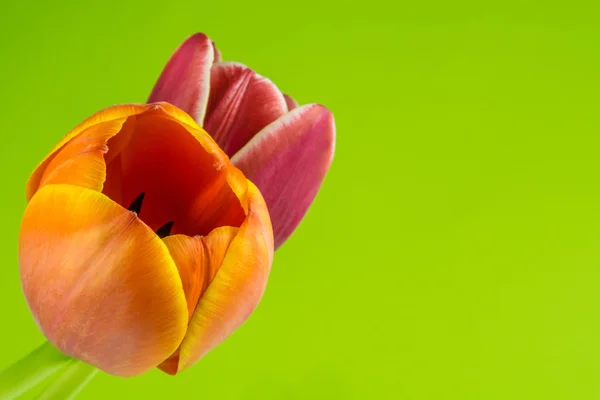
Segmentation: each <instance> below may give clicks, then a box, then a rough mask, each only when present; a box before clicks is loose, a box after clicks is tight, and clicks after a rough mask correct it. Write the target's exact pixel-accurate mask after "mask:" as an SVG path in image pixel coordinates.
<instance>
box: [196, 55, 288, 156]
mask: <svg viewBox="0 0 600 400" xmlns="http://www.w3.org/2000/svg"><path fill="white" fill-rule="evenodd" d="M210 85H211V91H210V98H209V101H208V108H207V110H206V120H205V123H204V126H203V128H204V129H205V130H206V131H207V132H208V133H209V134H210V135H211V136H212V137H213V138H214V139H215V141H216V142H217V143H218V144H219V146H220V147H221V148H222V149H223V150H224V151H225V153H226V154H227V155H229V156H231V155H233V154H235V153H236V152H237V151H238V150H239V149H241V148H242V147H243V146H244V145H245V144H246V143H247V142H248V141H249V140H250V139H251V138H252V137H253V136H254V135H255V134H256V133H258V132H259V131H260V130H261V129H263V128H264V127H265V126H267V125H268V124H270V123H271V122H273V121H275V120H276V119H277V118H279V117H280V116H282V115H283V114H284V113H285V112H286V111H287V105H286V102H285V99H284V98H283V95H282V94H281V92H280V91H279V89H277V86H275V85H274V84H273V83H272V82H271V81H270V80H268V79H266V78H263V77H262V76H260V75H258V74H257V73H256V72H254V71H252V70H251V69H250V68H248V67H246V66H244V65H242V64H238V63H231V62H225V63H217V64H215V65H214V66H213V67H212V70H211V79H210Z"/></svg>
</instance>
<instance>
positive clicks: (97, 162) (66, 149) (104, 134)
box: [39, 118, 126, 192]
mask: <svg viewBox="0 0 600 400" xmlns="http://www.w3.org/2000/svg"><path fill="white" fill-rule="evenodd" d="M125 121H126V118H119V119H115V120H112V121H108V122H102V123H99V124H97V125H94V126H91V127H89V128H87V129H86V130H84V131H83V132H81V134H80V135H78V136H77V137H75V138H73V139H72V140H70V141H69V142H68V143H66V144H65V145H64V146H63V147H62V148H61V149H60V151H59V152H58V153H56V155H55V156H54V157H53V158H52V160H51V161H50V162H49V163H48V166H47V167H46V169H45V171H44V174H43V175H42V178H41V180H40V184H39V187H42V186H44V185H50V184H57V183H58V184H61V183H62V184H69V185H75V186H81V187H85V188H88V189H92V190H95V191H98V192H99V191H101V190H102V186H103V184H104V180H105V179H106V165H105V162H104V154H105V153H106V152H108V147H107V146H106V142H107V141H108V140H109V139H110V138H112V137H113V136H115V135H116V134H117V133H119V131H120V130H121V128H122V126H123V124H124V123H125Z"/></svg>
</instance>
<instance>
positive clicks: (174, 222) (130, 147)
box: [103, 112, 245, 237]
mask: <svg viewBox="0 0 600 400" xmlns="http://www.w3.org/2000/svg"><path fill="white" fill-rule="evenodd" d="M190 129H191V128H190ZM190 129H188V127H184V126H183V125H181V124H180V123H178V122H177V121H174V120H173V119H171V118H169V117H167V116H163V115H157V114H156V113H152V112H148V113H145V114H141V115H138V116H134V117H130V118H128V120H127V121H126V122H125V124H124V125H123V128H122V129H121V131H120V132H119V133H118V134H117V135H116V136H114V137H112V138H111V139H110V140H109V141H108V142H107V146H108V152H107V153H106V154H105V155H104V159H105V163H106V180H105V182H104V188H103V193H104V194H105V195H107V196H108V197H110V198H111V199H112V200H114V201H115V202H117V203H119V204H120V205H122V206H123V207H127V208H128V209H129V210H130V211H133V212H135V213H136V214H137V215H138V217H139V218H140V219H141V220H142V221H144V223H145V224H146V225H148V226H149V227H150V228H151V229H152V230H154V231H155V232H156V233H157V235H158V236H160V237H166V236H169V235H171V234H184V235H187V236H196V235H202V236H205V235H207V234H208V233H210V232H211V231H212V230H213V229H215V228H218V227H221V226H232V227H239V226H240V225H241V224H242V222H243V221H244V218H245V211H244V208H243V206H242V203H241V201H240V199H239V198H238V197H237V195H236V193H235V192H234V190H233V189H232V187H231V186H230V184H229V180H228V175H227V174H228V173H229V172H230V171H229V170H227V169H226V168H225V164H224V161H223V160H222V159H220V158H219V157H223V156H220V155H218V154H215V153H214V152H209V151H207V150H206V149H205V148H204V147H203V145H202V143H201V142H200V141H199V140H198V139H197V138H196V137H195V136H194V134H192V133H191V132H190ZM199 134H202V133H199ZM142 204H143V207H142Z"/></svg>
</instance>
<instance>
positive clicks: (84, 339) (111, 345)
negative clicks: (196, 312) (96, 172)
mask: <svg viewBox="0 0 600 400" xmlns="http://www.w3.org/2000/svg"><path fill="white" fill-rule="evenodd" d="M19 264H20V272H21V279H22V284H23V290H24V293H25V297H26V299H27V302H28V304H29V307H30V309H31V311H32V313H33V315H34V318H35V320H36V322H37V324H38V326H39V327H40V329H41V330H42V332H43V333H44V335H45V336H46V337H47V338H48V340H49V341H50V342H51V343H52V344H54V345H55V346H56V347H57V348H58V349H60V350H61V351H62V352H63V353H65V354H67V355H69V356H72V357H76V358H78V359H81V360H83V361H85V362H87V363H89V364H91V365H93V366H95V367H97V368H99V369H101V370H103V371H106V372H108V373H110V374H113V375H118V376H133V375H138V374H141V373H143V372H145V371H147V370H149V369H151V368H153V367H155V366H156V365H158V364H159V363H161V362H162V361H163V360H165V359H166V358H167V357H169V356H170V355H171V354H172V353H173V352H174V351H175V350H176V349H177V348H178V346H179V344H180V343H181V340H182V339H183V337H184V335H185V332H186V326H187V322H188V312H187V307H186V300H185V296H184V292H183V289H182V284H181V280H180V278H179V274H178V272H177V268H176V266H175V264H174V263H173V260H172V259H171V257H170V255H169V251H168V249H167V247H166V246H165V245H164V244H163V242H162V241H161V240H160V239H159V238H158V236H156V234H154V232H152V231H151V230H150V229H149V228H148V227H147V226H146V225H145V224H144V223H143V222H142V221H141V220H140V219H139V218H137V217H136V215H135V214H134V213H132V212H130V211H128V210H126V209H124V208H123V207H121V206H119V205H117V204H116V203H114V202H113V201H112V200H110V199H109V198H107V197H106V196H104V195H103V194H101V193H99V192H96V191H93V190H89V189H86V188H82V187H77V186H71V185H46V186H44V187H43V188H41V189H40V190H39V191H38V192H37V193H36V194H35V196H34V197H33V198H32V199H31V202H30V203H29V205H28V206H27V209H26V211H25V216H24V218H23V222H22V226H21V234H20V237H19Z"/></svg>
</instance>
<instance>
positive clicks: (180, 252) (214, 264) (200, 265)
mask: <svg viewBox="0 0 600 400" xmlns="http://www.w3.org/2000/svg"><path fill="white" fill-rule="evenodd" d="M238 230H239V228H235V227H231V226H222V227H220V228H216V229H215V230H213V231H212V232H211V233H210V234H209V235H208V236H194V237H190V236H185V235H172V236H168V237H166V238H164V239H163V241H164V243H165V245H166V246H167V248H168V249H169V253H170V254H171V258H172V259H173V261H174V262H175V265H176V266H177V270H178V271H179V276H180V277H181V281H182V284H183V291H184V293H185V297H186V300H187V303H188V312H189V317H190V318H191V317H192V314H193V312H194V310H195V309H196V304H198V299H199V298H200V296H201V295H202V293H204V291H205V290H206V288H207V287H208V285H209V284H210V283H211V282H212V280H213V278H214V277H215V275H216V273H217V271H218V270H219V267H220V266H221V262H222V261H223V257H224V256H225V252H226V251H227V248H228V247H229V244H230V243H231V241H232V240H233V238H234V237H235V236H236V234H237V232H238Z"/></svg>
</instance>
